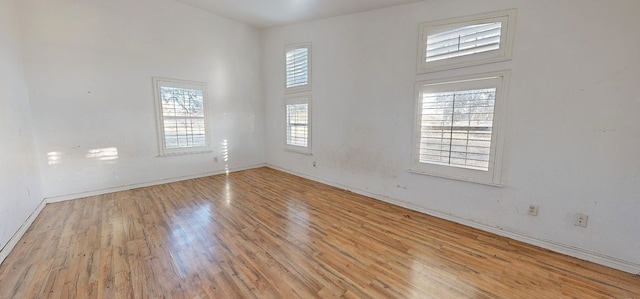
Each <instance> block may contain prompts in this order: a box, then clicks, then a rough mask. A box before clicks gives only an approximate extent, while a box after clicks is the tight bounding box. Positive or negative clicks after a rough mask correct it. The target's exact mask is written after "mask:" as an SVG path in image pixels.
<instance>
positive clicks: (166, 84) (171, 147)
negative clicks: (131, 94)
mask: <svg viewBox="0 0 640 299" xmlns="http://www.w3.org/2000/svg"><path fill="white" fill-rule="evenodd" d="M153 85H154V91H155V97H156V101H155V102H156V114H157V119H158V120H157V123H158V135H159V136H158V143H159V148H160V155H161V156H166V155H176V154H186V153H194V152H206V151H210V150H211V148H210V145H209V136H208V133H207V131H208V130H207V127H208V126H207V121H206V106H205V103H206V101H205V100H206V96H207V95H206V91H207V86H206V83H201V82H191V81H183V80H175V79H164V78H153Z"/></svg>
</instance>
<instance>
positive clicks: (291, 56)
mask: <svg viewBox="0 0 640 299" xmlns="http://www.w3.org/2000/svg"><path fill="white" fill-rule="evenodd" d="M285 58H286V60H285V68H286V80H285V89H286V91H287V92H299V91H308V90H311V44H309V43H304V44H296V45H291V46H288V47H286V49H285Z"/></svg>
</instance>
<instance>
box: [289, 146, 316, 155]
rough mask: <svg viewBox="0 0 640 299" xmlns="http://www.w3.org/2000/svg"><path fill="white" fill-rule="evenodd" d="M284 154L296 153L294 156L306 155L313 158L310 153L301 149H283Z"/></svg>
mask: <svg viewBox="0 0 640 299" xmlns="http://www.w3.org/2000/svg"><path fill="white" fill-rule="evenodd" d="M284 151H285V152H291V153H296V154H302V155H307V156H313V153H312V152H310V151H306V150H302V149H295V148H288V147H285V148H284Z"/></svg>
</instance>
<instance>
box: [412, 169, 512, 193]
mask: <svg viewBox="0 0 640 299" xmlns="http://www.w3.org/2000/svg"><path fill="white" fill-rule="evenodd" d="M407 171H408V172H410V173H415V174H420V175H428V176H432V177H438V178H444V179H451V180H457V181H463V182H468V183H474V184H480V185H486V186H492V187H499V188H504V184H503V183H502V182H501V183H495V182H492V181H486V180H482V179H477V178H470V177H464V176H455V175H449V174H444V173H436V172H429V171H424V170H418V169H411V168H410V169H408V170H407Z"/></svg>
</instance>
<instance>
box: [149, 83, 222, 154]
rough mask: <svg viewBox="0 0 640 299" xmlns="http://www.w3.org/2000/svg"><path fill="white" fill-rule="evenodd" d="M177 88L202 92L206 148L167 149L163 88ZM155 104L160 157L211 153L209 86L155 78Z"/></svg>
mask: <svg viewBox="0 0 640 299" xmlns="http://www.w3.org/2000/svg"><path fill="white" fill-rule="evenodd" d="M162 87H175V88H184V89H195V90H200V91H202V95H203V103H202V104H203V109H204V131H205V133H204V135H205V146H193V147H182V148H167V146H166V141H165V127H164V115H163V111H162V99H161V92H160V91H161V88H162ZM153 91H154V103H155V107H156V129H157V134H158V150H159V156H160V157H165V156H175V155H184V154H195V153H206V152H211V151H212V149H211V140H210V136H209V131H210V129H209V116H208V115H209V111H208V103H207V102H208V93H207V84H206V83H204V82H195V81H187V80H179V79H169V78H161V77H153Z"/></svg>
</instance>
